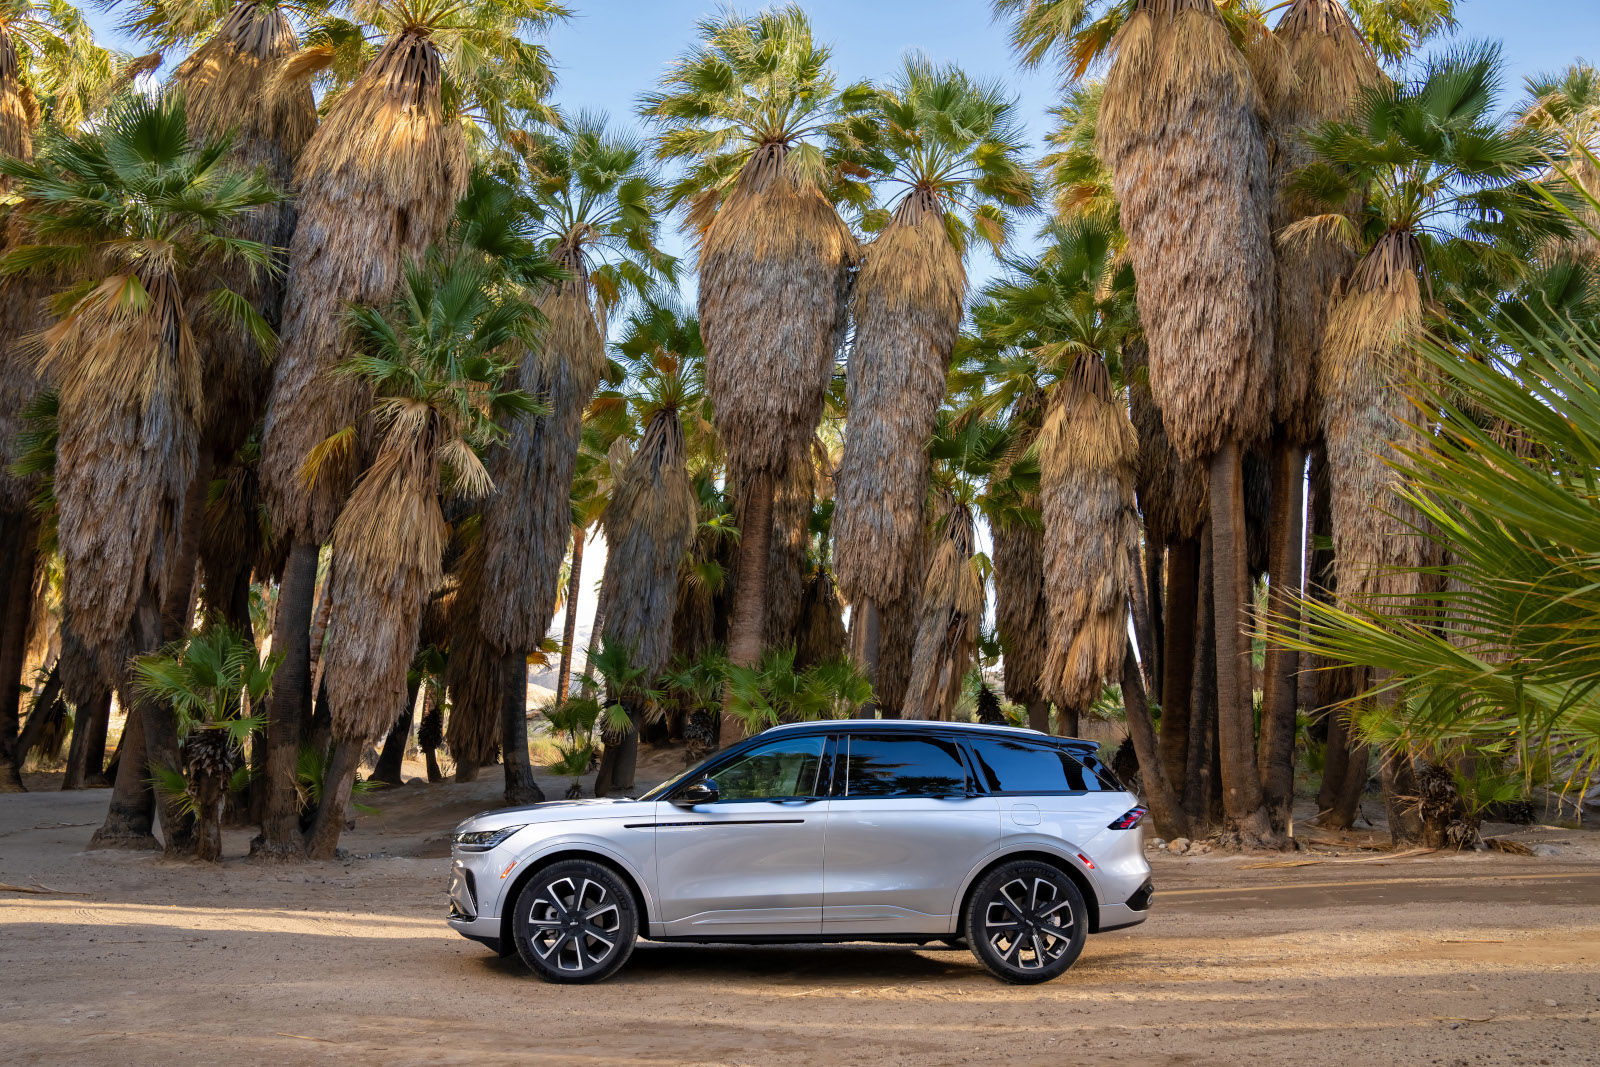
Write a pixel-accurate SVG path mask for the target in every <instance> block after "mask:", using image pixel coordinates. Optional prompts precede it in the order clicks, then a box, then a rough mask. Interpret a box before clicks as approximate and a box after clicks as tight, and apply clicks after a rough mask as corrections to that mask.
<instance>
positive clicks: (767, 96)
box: [641, 5, 872, 740]
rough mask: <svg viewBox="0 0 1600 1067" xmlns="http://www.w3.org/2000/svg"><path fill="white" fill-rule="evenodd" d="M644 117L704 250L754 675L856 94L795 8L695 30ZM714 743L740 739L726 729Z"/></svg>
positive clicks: (738, 619) (823, 375)
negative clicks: (777, 498)
mask: <svg viewBox="0 0 1600 1067" xmlns="http://www.w3.org/2000/svg"><path fill="white" fill-rule="evenodd" d="M699 28H700V44H699V45H698V46H697V47H696V48H694V49H693V50H691V51H690V52H688V53H686V54H685V55H684V56H682V57H681V58H680V59H679V60H678V61H677V62H676V63H675V64H674V66H673V68H672V69H671V71H670V72H669V73H668V75H667V83H666V85H665V87H664V88H663V89H662V90H661V91H659V92H655V93H650V94H647V95H646V96H645V98H644V102H643V105H642V108H641V110H642V112H643V113H644V114H645V115H648V116H650V117H651V118H653V119H654V120H655V121H656V123H657V124H658V126H659V127H660V134H659V139H658V142H657V154H658V155H659V156H661V158H663V159H665V160H684V161H686V162H687V163H688V169H687V172H686V173H685V175H684V178H683V180H682V181H681V182H680V183H679V184H678V185H677V186H676V187H675V188H674V190H673V200H674V203H687V205H688V209H689V210H688V222H689V226H690V228H691V229H692V230H693V231H694V232H696V233H697V234H698V236H699V238H700V247H699V273H700V290H699V299H700V329H701V333H702V335H703V337H704V340H705V348H706V370H705V374H706V389H707V392H708V394H709V395H710V398H711V401H712V404H713V405H714V407H715V412H716V425H717V431H718V433H719V435H720V436H721V438H722V441H723V444H724V445H725V446H726V448H727V456H728V473H729V476H730V477H731V478H732V479H733V480H734V481H735V482H736V483H737V484H738V486H739V491H740V493H741V494H742V495H743V497H744V504H743V507H742V516H743V521H742V524H741V525H742V528H743V530H744V535H743V537H742V539H741V541H740V546H739V549H740V552H739V558H740V566H739V571H738V574H739V577H738V581H737V582H736V584H735V588H734V608H733V620H732V629H731V633H730V635H729V647H728V655H729V659H730V660H731V661H732V662H733V663H734V664H735V665H737V666H740V667H753V666H754V665H755V664H756V662H757V661H758V660H759V659H760V655H761V639H762V629H763V626H764V620H765V616H766V595H765V584H766V570H767V557H768V551H769V547H770V543H771V516H772V500H773V493H774V489H775V487H776V485H777V482H778V481H779V480H780V479H781V478H782V477H783V475H784V473H785V472H786V471H787V470H788V467H789V464H790V463H791V462H794V461H796V460H797V459H798V458H799V457H802V456H804V455H805V453H806V449H807V448H808V447H809V445H810V442H811V436H812V434H813V432H814V431H815V430H816V427H817V423H818V421H819V420H820V418H821V415H822V404H823V398H824V395H825V393H826V390H827V385H828V381H829V379H830V378H831V377H832V368H833V363H834V357H835V353H836V352H837V350H838V348H839V344H840V341H841V339H842V335H843V331H844V325H845V304H846V298H847V296H848V292H849V280H850V268H851V266H852V265H853V264H854V263H855V260H856V257H857V249H856V241H855V238H854V236H853V235H852V234H851V232H850V229H849V227H848V226H846V225H845V223H844V221H843V220H842V219H840V217H839V214H838V212H837V211H836V210H835V209H834V206H833V203H834V201H835V200H840V199H853V200H856V201H860V200H862V199H864V197H865V195H866V190H865V189H864V187H861V186H860V185H859V184H857V183H854V182H853V181H851V180H850V179H849V178H848V177H847V176H846V175H845V174H844V173H843V171H842V170H841V169H840V168H839V166H838V165H837V157H838V155H839V153H840V151H841V150H849V149H852V148H854V147H855V146H856V145H857V144H858V143H859V140H860V138H861V137H862V136H863V135H864V134H865V133H866V132H867V127H866V125H865V124H864V123H852V122H851V121H849V120H850V114H849V113H850V112H851V111H853V110H858V109H859V108H861V107H862V106H864V105H865V104H867V103H868V102H870V99H871V96H872V94H871V91H870V90H869V89H867V88H866V87H865V86H850V87H847V88H846V89H844V90H843V91H842V92H841V91H839V90H838V88H837V86H836V83H835V80H834V77H833V75H832V74H831V72H829V70H828V68H827V64H828V60H829V56H830V52H829V49H828V48H827V47H825V46H823V45H821V44H819V43H817V42H816V40H815V39H814V38H813V36H812V33H811V24H810V22H809V20H807V18H806V16H805V14H804V13H803V12H802V11H801V10H800V9H799V8H798V7H795V6H792V5H791V6H787V7H784V8H781V9H778V10H775V11H769V12H766V13H763V14H761V15H758V16H755V17H752V18H744V17H740V16H738V15H735V14H732V13H729V14H727V15H725V16H723V17H720V18H716V19H707V20H704V21H702V22H701V23H700V27H699ZM722 731H723V738H724V740H726V739H729V738H732V737H734V736H736V732H737V725H736V724H735V723H734V722H733V721H732V718H731V717H729V716H725V717H724V721H723V727H722Z"/></svg>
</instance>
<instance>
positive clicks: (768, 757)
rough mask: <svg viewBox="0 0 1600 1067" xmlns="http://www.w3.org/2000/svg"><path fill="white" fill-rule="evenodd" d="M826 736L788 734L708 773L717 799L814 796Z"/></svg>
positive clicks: (826, 741)
mask: <svg viewBox="0 0 1600 1067" xmlns="http://www.w3.org/2000/svg"><path fill="white" fill-rule="evenodd" d="M827 744H828V739H827V738H826V737H821V736H817V735H812V736H810V737H791V738H787V739H785V740H782V741H774V742H772V743H771V744H770V745H761V746H760V747H758V748H754V749H751V750H750V751H749V752H746V753H744V754H743V755H741V756H738V757H737V758H735V759H734V760H733V762H732V763H729V764H726V765H724V766H722V767H718V768H716V769H715V770H713V771H712V772H711V777H712V779H714V780H715V781H716V783H717V798H718V799H719V800H783V799H787V798H790V797H814V796H816V795H817V775H818V773H819V772H820V771H821V768H822V753H823V751H824V750H825V749H826V748H827Z"/></svg>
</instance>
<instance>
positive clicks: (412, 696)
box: [372, 675, 422, 785]
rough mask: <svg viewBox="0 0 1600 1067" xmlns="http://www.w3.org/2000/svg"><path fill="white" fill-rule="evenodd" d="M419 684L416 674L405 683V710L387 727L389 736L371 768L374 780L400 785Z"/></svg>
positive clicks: (420, 680) (420, 682) (419, 680)
mask: <svg viewBox="0 0 1600 1067" xmlns="http://www.w3.org/2000/svg"><path fill="white" fill-rule="evenodd" d="M421 684H422V676H421V675H417V676H416V677H415V678H413V679H412V680H411V681H410V682H409V683H408V684H407V685H406V706H405V710H404V711H402V712H401V713H400V717H399V718H398V719H396V720H395V723H394V726H392V727H391V728H390V729H389V736H388V737H386V738H385V739H384V742H383V751H382V752H381V753H380V754H379V755H378V765H377V766H376V767H374V768H373V770H372V780H373V781H374V782H382V783H384V784H385V785H400V784H402V782H403V780H404V774H403V769H404V765H405V759H406V745H407V744H408V743H409V742H410V740H411V723H412V721H413V718H414V716H415V714H416V710H417V689H418V688H419V687H420V686H421Z"/></svg>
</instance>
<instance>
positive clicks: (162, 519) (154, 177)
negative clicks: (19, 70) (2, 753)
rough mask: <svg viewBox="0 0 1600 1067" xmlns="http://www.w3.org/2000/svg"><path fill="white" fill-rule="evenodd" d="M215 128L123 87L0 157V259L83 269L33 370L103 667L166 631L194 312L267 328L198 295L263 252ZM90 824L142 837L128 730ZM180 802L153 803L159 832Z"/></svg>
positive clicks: (241, 309) (153, 735) (263, 200)
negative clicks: (43, 394)
mask: <svg viewBox="0 0 1600 1067" xmlns="http://www.w3.org/2000/svg"><path fill="white" fill-rule="evenodd" d="M227 151H228V145H227V142H226V141H225V140H212V141H200V140H198V139H197V138H196V137H195V136H194V135H193V133H192V132H191V130H190V128H189V125H188V121H187V117H186V115H185V111H184V106H183V101H182V99H181V98H180V97H172V98H168V99H164V100H160V101H155V102H152V101H147V100H144V99H142V98H133V99H131V100H130V101H128V102H127V103H125V104H123V105H120V106H119V107H117V108H116V109H115V110H114V111H113V112H112V113H111V114H110V115H108V116H107V117H106V118H105V120H103V122H102V123H101V124H100V125H99V127H98V128H97V129H96V130H95V131H94V132H90V133H85V134H82V135H79V136H76V137H68V136H65V135H57V136H55V137H52V138H51V139H50V140H48V141H47V142H45V143H44V144H42V145H41V146H40V149H39V152H38V159H37V161H36V162H34V163H26V162H24V161H22V160H18V159H10V160H4V161H0V173H4V174H5V175H6V176H7V177H9V178H10V179H11V181H12V183H13V189H14V191H15V193H16V194H17V195H18V196H20V197H21V201H22V204H21V211H22V225H23V227H24V232H25V233H26V235H27V241H28V243H25V244H20V245H16V246H13V247H12V249H11V250H10V251H9V252H8V253H7V254H6V256H5V257H4V259H3V260H0V270H3V271H4V272H5V273H8V274H14V273H17V272H20V271H26V270H36V271H49V270H52V269H54V268H58V267H64V266H68V265H70V266H72V267H74V268H75V269H76V270H77V272H78V274H77V278H78V280H77V281H76V282H75V283H74V284H72V285H71V286H70V287H67V288H65V289H64V290H63V291H61V292H60V293H59V294H58V295H57V297H56V298H55V302H54V303H55V308H56V310H57V312H58V316H59V317H58V321H57V322H56V324H55V325H53V326H52V327H50V329H49V330H48V331H47V332H46V333H44V334H43V335H42V338H41V340H42V344H43V349H44V356H43V360H42V369H43V371H44V373H46V374H51V373H54V372H65V371H66V370H67V369H68V368H70V373H61V374H60V377H59V378H57V380H58V382H59V383H60V384H59V386H58V388H59V394H60V401H59V402H60V416H59V420H60V421H59V433H60V436H59V439H58V442H57V460H56V465H55V472H54V485H53V488H54V496H55V500H56V503H57V506H58V508H59V511H60V528H61V529H62V530H63V531H64V532H66V536H65V537H63V538H62V539H61V553H62V557H63V561H64V564H65V571H66V583H65V589H64V595H63V599H64V610H65V613H66V615H67V617H68V618H69V620H70V625H71V628H72V632H73V634H74V635H75V636H76V638H77V639H78V640H80V641H82V642H83V644H84V646H85V647H86V649H87V650H88V651H89V653H90V654H91V655H92V656H93V657H94V659H95V660H96V662H97V663H98V665H99V669H100V671H101V672H102V674H103V676H104V677H106V678H111V679H118V678H123V677H125V675H124V664H125V662H126V660H127V657H128V656H129V655H130V654H137V653H145V652H152V651H154V650H155V649H156V648H158V647H159V646H160V645H161V643H162V640H163V635H162V633H161V606H162V598H163V596H164V594H165V593H166V591H167V584H168V581H169V568H168V566H167V563H168V556H169V554H171V553H173V552H175V551H176V548H177V545H176V543H175V542H176V537H177V529H176V523H177V521H178V517H179V516H180V515H181V514H182V506H183V500H184V495H185V492H186V490H187V489H188V485H189V478H190V476H191V474H192V472H193V469H194V465H195V461H196V451H197V446H198V441H197V434H198V429H199V425H200V421H201V419H202V417H203V411H204V390H203V384H202V375H201V364H200V355H199V352H198V351H197V349H196V346H195V343H194V337H193V332H192V327H191V323H192V322H193V321H194V318H195V317H196V316H197V315H198V314H199V313H200V312H201V310H202V308H205V309H207V310H209V311H211V312H213V313H222V314H233V315H237V316H239V317H240V318H242V319H245V320H248V321H252V322H254V324H255V329H256V331H257V332H258V333H261V334H270V329H269V328H268V327H267V326H266V325H265V323H263V322H261V321H260V318H259V316H257V315H255V314H254V311H253V309H251V308H249V307H248V305H241V304H240V302H239V298H238V294H236V293H233V292H232V291H231V290H227V289H225V288H216V289H213V290H211V291H210V292H209V293H207V294H205V295H204V296H203V297H202V296H201V295H200V294H198V293H196V292H195V291H194V279H195V277H196V275H197V274H198V273H199V271H198V268H199V266H200V264H202V263H204V262H207V261H209V262H222V263H226V262H229V261H242V262H245V263H252V264H254V265H256V266H257V267H258V268H264V267H265V266H266V264H267V262H268V254H267V250H266V249H265V248H264V247H263V246H262V245H261V244H259V243H257V242H254V241H249V240H245V239H243V238H239V237H237V236H235V235H234V232H233V228H234V227H235V226H237V225H238V224H239V223H240V222H241V221H242V219H243V217H244V216H245V215H246V214H247V213H248V212H250V211H251V210H252V209H255V208H257V207H259V206H261V205H266V204H271V203H274V202H275V201H276V200H277V199H278V198H279V196H280V194H279V193H278V192H277V191H275V190H274V189H272V188H271V187H270V186H269V185H268V183H267V182H266V180H265V179H264V178H263V177H262V176H260V175H258V174H255V173H248V172H240V171H236V170H233V169H231V168H230V167H229V166H228V165H227V162H226V154H227ZM137 704H138V707H137V710H138V712H139V714H138V718H139V721H140V724H141V725H142V729H143V734H144V736H143V742H144V745H145V746H146V748H147V749H148V752H149V757H150V761H151V762H152V763H154V764H157V765H159V766H162V767H166V768H174V767H176V765H177V759H178V753H177V733H176V729H175V726H174V723H173V719H172V713H171V709H170V708H164V707H162V706H161V705H160V703H159V702H158V701H152V700H141V701H138V702H137ZM124 754H125V756H127V757H129V758H126V759H125V760H124V763H123V767H124V771H123V773H119V776H118V786H117V789H116V791H115V792H114V793H113V796H112V807H111V811H110V812H109V813H108V815H107V817H106V822H105V825H104V826H102V828H101V831H100V833H99V834H98V835H97V840H98V841H99V842H101V843H103V844H133V845H135V846H140V845H143V844H146V843H148V841H149V821H148V815H147V814H145V811H146V809H145V808H144V806H143V803H142V796H143V793H144V784H143V780H144V766H143V764H144V760H143V759H140V758H138V755H137V750H136V748H135V747H134V746H130V748H129V749H128V751H126V752H125V753H124ZM180 821H181V819H180V818H179V814H178V813H177V812H176V811H175V810H174V809H173V807H172V806H171V805H170V804H169V805H167V806H166V807H164V808H163V820H162V829H163V831H164V833H165V834H166V838H167V844H168V846H169V848H170V847H175V846H176V845H177V844H178V843H179V840H178V837H179V835H178V828H179V823H180Z"/></svg>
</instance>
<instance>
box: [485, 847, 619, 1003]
mask: <svg viewBox="0 0 1600 1067" xmlns="http://www.w3.org/2000/svg"><path fill="white" fill-rule="evenodd" d="M516 909H517V910H516V912H515V914H514V916H513V921H512V930H513V934H514V936H515V938H516V943H517V953H518V954H519V955H520V956H521V957H522V962H524V963H526V964H527V965H528V967H529V969H530V970H532V971H533V973H534V974H536V975H538V976H539V977H540V978H543V979H544V980H545V981H547V982H598V981H600V980H601V979H604V978H609V977H610V976H611V975H613V974H615V973H616V972H617V969H618V968H620V967H621V966H622V965H623V964H624V963H626V962H628V957H629V956H630V955H632V954H633V945H634V942H635V941H636V940H637V938H638V934H639V908H638V904H637V902H636V901H635V900H634V899H633V892H632V890H630V889H629V888H628V884H627V883H626V882H625V881H623V879H622V877H621V876H620V875H618V874H617V873H616V872H615V871H613V870H612V869H611V868H610V867H607V866H605V865H603V864H600V863H594V862H591V861H589V860H563V861H561V862H560V863H553V864H551V865H550V866H549V867H546V868H544V869H543V870H541V871H538V872H536V873H535V874H534V876H533V877H532V878H530V879H529V880H528V883H527V885H525V886H523V887H522V892H521V893H520V894H519V895H518V896H517V903H516Z"/></svg>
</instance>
